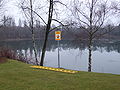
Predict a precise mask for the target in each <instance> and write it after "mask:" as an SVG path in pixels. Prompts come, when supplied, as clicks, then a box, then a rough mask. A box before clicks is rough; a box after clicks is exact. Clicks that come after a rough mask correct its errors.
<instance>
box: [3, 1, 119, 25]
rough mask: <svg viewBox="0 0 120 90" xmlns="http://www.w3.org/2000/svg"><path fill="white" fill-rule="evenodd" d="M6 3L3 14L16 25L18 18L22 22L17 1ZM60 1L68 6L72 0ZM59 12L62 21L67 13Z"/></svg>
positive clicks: (115, 20) (116, 21)
mask: <svg viewBox="0 0 120 90" xmlns="http://www.w3.org/2000/svg"><path fill="white" fill-rule="evenodd" d="M8 1H9V2H8V3H7V4H6V5H5V8H6V12H5V14H6V15H8V16H12V17H14V18H15V20H16V23H18V20H19V18H20V19H22V20H24V17H23V16H22V15H23V14H22V13H21V12H20V9H19V8H18V7H17V3H18V1H19V0H8ZM40 1H41V2H42V1H43V0H40ZM44 1H45V0H44ZM61 1H62V2H64V3H65V4H68V3H67V2H70V1H72V0H61ZM83 1H84V0H83ZM111 1H119V0H111ZM57 8H58V9H59V8H61V9H63V10H65V9H64V8H63V7H62V6H61V7H57ZM43 11H44V10H43ZM61 12H62V10H61V11H60V14H61V16H62V19H64V18H63V17H65V16H66V15H67V14H66V13H67V12H64V13H63V12H62V13H61ZM45 18H46V17H45ZM59 18H61V17H59ZM112 18H113V19H112V20H111V21H113V22H114V23H116V24H118V22H120V20H119V19H118V18H117V17H112ZM116 18H117V19H116Z"/></svg>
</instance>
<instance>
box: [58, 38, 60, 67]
mask: <svg viewBox="0 0 120 90" xmlns="http://www.w3.org/2000/svg"><path fill="white" fill-rule="evenodd" d="M59 50H60V42H59V40H58V68H60V51H59Z"/></svg>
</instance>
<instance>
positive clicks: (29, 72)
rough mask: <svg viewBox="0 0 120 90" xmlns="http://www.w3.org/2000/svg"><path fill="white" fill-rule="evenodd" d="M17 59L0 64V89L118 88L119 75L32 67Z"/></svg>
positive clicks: (97, 89)
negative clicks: (72, 72)
mask: <svg viewBox="0 0 120 90" xmlns="http://www.w3.org/2000/svg"><path fill="white" fill-rule="evenodd" d="M29 66H30V65H28V64H24V63H22V62H18V61H13V60H11V61H8V62H6V63H2V64H0V90H120V75H112V74H101V73H88V72H79V73H76V74H67V73H62V72H55V71H47V70H40V69H33V68H30V67H29Z"/></svg>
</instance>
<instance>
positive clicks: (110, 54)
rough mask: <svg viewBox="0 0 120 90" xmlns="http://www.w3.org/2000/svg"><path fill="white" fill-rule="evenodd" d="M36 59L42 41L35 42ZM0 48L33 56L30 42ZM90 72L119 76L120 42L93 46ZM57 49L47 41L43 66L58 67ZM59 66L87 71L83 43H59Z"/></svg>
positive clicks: (7, 44)
mask: <svg viewBox="0 0 120 90" xmlns="http://www.w3.org/2000/svg"><path fill="white" fill-rule="evenodd" d="M36 43H37V50H38V58H39V57H40V55H41V47H42V43H43V41H37V42H36ZM0 46H4V47H9V48H12V49H14V50H15V51H17V52H20V51H21V52H22V53H23V54H24V55H25V56H26V57H30V56H32V59H31V60H32V62H34V54H33V49H32V42H31V41H29V40H26V41H7V42H5V41H4V42H0ZM92 53H93V54H92V71H93V72H100V73H112V74H120V42H114V43H101V42H96V43H94V45H93V52H92ZM57 55H58V48H57V42H56V41H49V42H48V45H47V51H46V56H45V61H44V66H49V67H58V60H57V58H58V57H57ZM60 66H61V67H62V68H66V69H72V70H78V71H87V69H88V49H87V44H86V43H85V42H80V41H71V40H68V41H67V40H65V41H60Z"/></svg>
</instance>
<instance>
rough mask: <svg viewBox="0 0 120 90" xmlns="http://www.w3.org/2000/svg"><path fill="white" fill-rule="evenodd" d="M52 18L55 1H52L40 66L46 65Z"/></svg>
mask: <svg viewBox="0 0 120 90" xmlns="http://www.w3.org/2000/svg"><path fill="white" fill-rule="evenodd" d="M52 16H53V0H50V5H49V14H48V22H47V27H46V33H45V40H44V44H43V48H42V56H41V61H40V66H43V63H44V58H45V52H46V46H47V41H48V35H49V32H50V27H51V22H52Z"/></svg>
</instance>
